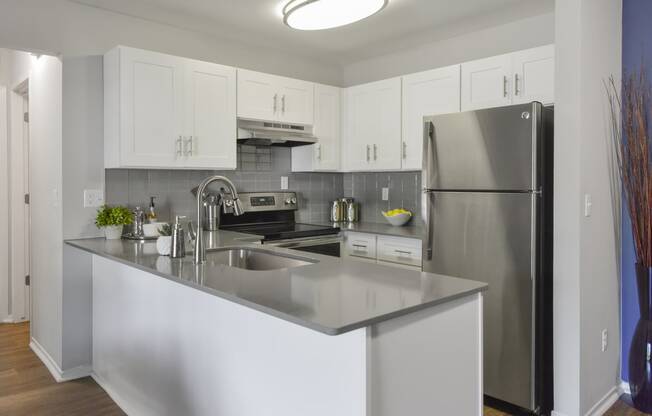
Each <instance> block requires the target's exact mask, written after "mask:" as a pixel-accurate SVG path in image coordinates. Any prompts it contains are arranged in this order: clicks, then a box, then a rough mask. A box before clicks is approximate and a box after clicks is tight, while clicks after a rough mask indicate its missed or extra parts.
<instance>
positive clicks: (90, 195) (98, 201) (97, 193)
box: [84, 189, 104, 208]
mask: <svg viewBox="0 0 652 416" xmlns="http://www.w3.org/2000/svg"><path fill="white" fill-rule="evenodd" d="M102 204H104V193H103V192H102V190H101V189H84V208H96V207H100V206H102Z"/></svg>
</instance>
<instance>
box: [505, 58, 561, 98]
mask: <svg viewBox="0 0 652 416" xmlns="http://www.w3.org/2000/svg"><path fill="white" fill-rule="evenodd" d="M512 66H513V71H514V104H522V103H529V102H532V101H540V102H541V103H543V104H552V103H553V102H554V101H555V100H554V98H555V47H554V45H546V46H542V47H540V48H534V49H528V50H525V51H520V52H515V53H513V54H512Z"/></svg>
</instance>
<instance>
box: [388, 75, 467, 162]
mask: <svg viewBox="0 0 652 416" xmlns="http://www.w3.org/2000/svg"><path fill="white" fill-rule="evenodd" d="M460 70H461V69H460V65H452V66H448V67H444V68H439V69H433V70H431V71H425V72H419V73H416V74H410V75H406V76H404V77H403V79H402V82H403V93H402V96H403V120H402V121H403V144H402V148H401V168H402V169H403V170H421V164H422V153H423V117H424V116H431V115H437V114H446V113H455V112H459V111H460Z"/></svg>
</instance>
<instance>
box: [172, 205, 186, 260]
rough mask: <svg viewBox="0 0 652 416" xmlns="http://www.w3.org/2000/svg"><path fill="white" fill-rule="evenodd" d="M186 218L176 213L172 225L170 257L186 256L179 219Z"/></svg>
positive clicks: (183, 236)
mask: <svg viewBox="0 0 652 416" xmlns="http://www.w3.org/2000/svg"><path fill="white" fill-rule="evenodd" d="M184 218H186V217H185V216H184V215H177V216H176V219H175V221H174V225H173V226H172V247H171V248H170V257H172V258H174V259H178V258H182V257H185V256H186V242H185V235H184V232H183V228H182V227H181V220H182V219H184Z"/></svg>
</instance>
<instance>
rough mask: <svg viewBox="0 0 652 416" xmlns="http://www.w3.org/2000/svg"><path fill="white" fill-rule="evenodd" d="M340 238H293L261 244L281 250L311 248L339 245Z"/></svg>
mask: <svg viewBox="0 0 652 416" xmlns="http://www.w3.org/2000/svg"><path fill="white" fill-rule="evenodd" d="M341 242H342V237H341V236H339V235H337V236H328V237H319V238H312V237H310V238H301V239H299V238H293V239H287V240H279V241H271V242H263V244H264V245H266V246H273V247H281V248H296V247H311V246H321V245H325V244H336V243H341Z"/></svg>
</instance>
